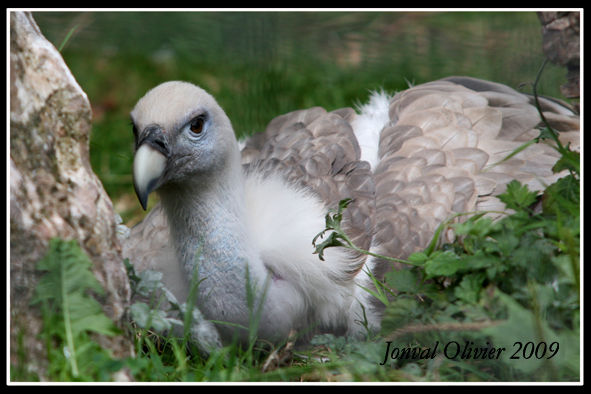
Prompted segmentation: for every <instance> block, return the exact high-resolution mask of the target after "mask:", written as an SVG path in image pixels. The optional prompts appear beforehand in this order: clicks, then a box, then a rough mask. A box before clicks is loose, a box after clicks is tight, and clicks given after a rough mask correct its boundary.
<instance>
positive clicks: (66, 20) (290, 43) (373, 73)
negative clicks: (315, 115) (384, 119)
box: [33, 11, 566, 224]
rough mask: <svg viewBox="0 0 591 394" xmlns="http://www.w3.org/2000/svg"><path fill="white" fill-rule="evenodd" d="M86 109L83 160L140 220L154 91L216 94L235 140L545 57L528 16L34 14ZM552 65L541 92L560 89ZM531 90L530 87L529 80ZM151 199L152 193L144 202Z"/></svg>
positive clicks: (520, 71) (528, 70) (533, 69)
mask: <svg viewBox="0 0 591 394" xmlns="http://www.w3.org/2000/svg"><path fill="white" fill-rule="evenodd" d="M33 16H34V18H35V20H36V21H37V23H38V24H39V26H40V28H41V31H42V32H43V33H44V34H45V36H46V37H47V38H48V39H49V40H50V41H51V42H52V43H53V44H54V45H55V46H56V47H58V48H61V53H62V55H63V57H64V59H65V61H66V63H67V64H68V66H69V67H70V69H71V71H72V73H73V74H74V76H75V78H76V79H77V81H78V82H79V83H80V85H81V86H82V88H83V89H84V90H85V91H86V93H87V94H88V97H89V99H90V102H91V104H92V108H93V116H94V119H93V131H92V135H91V141H90V157H91V162H92V166H93V168H94V171H95V172H96V173H97V174H98V176H99V178H100V179H101V180H102V182H103V184H104V186H105V189H106V190H107V192H108V193H109V195H110V197H111V198H112V200H113V202H114V203H115V209H116V210H117V211H118V212H119V213H120V214H121V215H122V216H123V219H124V221H125V222H126V223H127V224H133V223H134V222H136V221H137V220H139V219H140V218H141V217H142V216H143V212H142V211H141V209H140V208H139V203H138V202H137V200H136V199H135V195H134V193H133V186H132V178H131V165H132V160H133V136H132V132H131V126H130V121H129V112H130V110H131V109H132V107H133V106H134V104H135V102H136V101H137V100H138V99H139V98H140V97H141V96H142V95H143V94H144V93H145V92H146V91H147V90H149V89H150V88H152V87H153V86H155V85H157V84H158V83H161V82H164V81H167V80H173V79H175V80H187V81H190V82H193V83H195V84H197V85H200V86H201V87H203V88H204V89H206V90H208V91H209V92H210V93H212V94H213V95H214V96H215V97H216V98H217V100H218V102H219V103H220V105H221V106H222V107H223V108H224V109H225V111H226V112H227V114H228V116H229V117H230V119H231V120H232V123H233V126H234V129H235V131H236V133H237V134H238V135H239V136H242V135H249V134H252V133H254V132H257V131H262V130H264V128H265V126H266V124H267V123H268V122H269V121H270V120H271V119H272V118H273V117H275V116H277V115H280V114H282V113H285V112H288V111H292V110H295V109H300V108H306V107H311V106H315V105H320V106H323V107H325V108H326V109H328V110H332V109H336V108H340V107H345V106H355V105H356V104H358V103H362V102H364V101H365V100H367V98H368V96H369V91H370V90H372V89H379V88H383V89H384V90H386V91H389V92H395V91H398V90H402V89H405V88H406V87H407V86H408V83H413V84H419V83H423V82H427V81H431V80H434V79H437V78H441V77H445V76H449V75H470V76H474V77H479V78H484V79H490V80H494V81H497V82H502V83H505V84H508V85H510V86H512V87H514V88H518V87H519V86H520V84H522V83H531V82H532V81H533V80H534V79H535V77H536V74H537V72H538V69H539V67H540V65H541V64H542V61H543V59H544V56H543V53H542V48H541V37H542V35H541V25H540V22H539V21H538V18H537V15H536V14H535V13H534V12H311V11H308V12H186V11H182V12H34V13H33ZM565 75H566V71H565V70H564V69H562V68H560V67H556V66H553V65H550V64H549V65H548V66H547V67H546V70H545V71H544V76H543V78H542V82H541V86H540V92H541V94H545V95H550V96H555V97H561V95H560V91H559V86H560V84H562V83H564V82H565ZM526 91H528V92H529V91H530V89H529V88H526ZM151 200H152V203H151V205H153V202H154V201H155V199H154V198H151Z"/></svg>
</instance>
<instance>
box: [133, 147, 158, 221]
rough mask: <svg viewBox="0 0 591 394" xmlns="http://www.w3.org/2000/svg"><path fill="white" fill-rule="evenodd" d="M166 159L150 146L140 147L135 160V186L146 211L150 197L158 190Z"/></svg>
mask: <svg viewBox="0 0 591 394" xmlns="http://www.w3.org/2000/svg"><path fill="white" fill-rule="evenodd" d="M165 166H166V157H165V156H164V155H163V154H162V153H160V152H159V151H157V150H155V149H154V148H152V147H151V146H150V145H148V144H143V145H140V147H139V148H138V149H137V151H136V153H135V158H134V160H133V186H134V189H135V194H136V196H137V198H138V200H139V201H140V204H141V206H142V208H143V209H144V211H145V210H146V209H147V208H148V196H149V195H150V193H151V192H152V191H153V190H154V189H156V187H157V186H158V183H159V181H160V178H161V177H162V174H163V173H164V168H165Z"/></svg>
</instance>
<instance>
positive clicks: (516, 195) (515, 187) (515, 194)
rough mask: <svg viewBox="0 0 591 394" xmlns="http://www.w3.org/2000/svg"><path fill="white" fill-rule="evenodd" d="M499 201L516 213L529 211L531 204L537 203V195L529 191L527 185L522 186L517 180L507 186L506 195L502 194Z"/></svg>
mask: <svg viewBox="0 0 591 394" xmlns="http://www.w3.org/2000/svg"><path fill="white" fill-rule="evenodd" d="M498 197H499V200H501V201H502V202H504V203H505V205H506V206H507V208H510V209H514V210H516V211H519V210H523V209H527V208H528V207H529V206H530V205H531V204H533V203H534V202H536V200H537V193H536V192H532V191H530V190H529V188H528V187H527V185H522V184H521V183H519V181H517V180H512V181H511V182H509V184H508V185H507V190H506V191H505V193H503V194H500V195H499V196H498Z"/></svg>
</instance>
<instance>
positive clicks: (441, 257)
mask: <svg viewBox="0 0 591 394" xmlns="http://www.w3.org/2000/svg"><path fill="white" fill-rule="evenodd" d="M462 266H463V263H462V260H460V258H459V257H458V256H457V255H456V254H455V253H454V252H452V251H451V250H446V251H444V252H442V251H436V252H434V253H433V255H432V256H431V257H430V258H429V260H428V261H427V262H426V263H425V273H426V274H427V277H428V278H432V277H434V276H450V275H453V274H455V273H456V271H458V270H459V269H460V268H462Z"/></svg>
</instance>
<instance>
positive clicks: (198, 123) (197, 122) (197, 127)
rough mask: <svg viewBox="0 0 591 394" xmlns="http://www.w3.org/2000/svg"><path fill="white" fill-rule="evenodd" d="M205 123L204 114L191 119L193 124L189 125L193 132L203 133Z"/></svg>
mask: <svg viewBox="0 0 591 394" xmlns="http://www.w3.org/2000/svg"><path fill="white" fill-rule="evenodd" d="M204 123H205V117H204V116H203V115H199V116H197V117H196V118H194V119H193V120H191V124H190V125H189V129H190V130H191V132H192V133H193V134H201V132H202V131H203V124H204Z"/></svg>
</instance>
